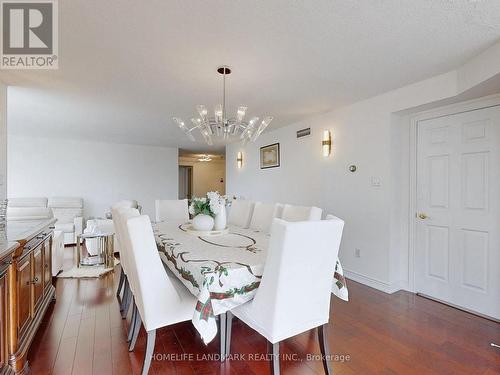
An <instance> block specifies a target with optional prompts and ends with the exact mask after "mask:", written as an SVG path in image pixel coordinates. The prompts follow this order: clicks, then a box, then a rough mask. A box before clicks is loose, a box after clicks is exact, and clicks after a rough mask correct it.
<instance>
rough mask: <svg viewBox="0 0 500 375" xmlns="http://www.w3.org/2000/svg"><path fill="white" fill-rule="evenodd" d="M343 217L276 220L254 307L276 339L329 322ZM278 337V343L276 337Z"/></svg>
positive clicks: (260, 319)
mask: <svg viewBox="0 0 500 375" xmlns="http://www.w3.org/2000/svg"><path fill="white" fill-rule="evenodd" d="M343 227H344V222H343V221H342V220H340V219H336V220H322V221H302V222H286V221H284V220H281V219H274V221H273V224H272V227H271V238H270V240H269V248H268V255H267V260H266V266H265V269H264V273H263V276H262V280H261V283H260V286H259V289H258V290H257V294H256V295H255V299H254V302H253V304H254V306H253V308H252V310H253V311H254V312H255V313H256V314H257V315H260V316H258V317H256V319H258V320H257V321H262V322H266V323H267V324H266V325H267V331H268V332H269V333H270V335H271V336H272V337H273V338H274V339H276V341H280V340H283V339H285V338H287V337H291V336H293V335H296V334H298V333H300V332H304V331H306V330H308V329H311V328H314V327H317V326H319V325H322V324H325V323H327V322H328V319H329V315H330V314H329V312H330V296H331V291H332V277H333V274H334V271H335V263H336V260H337V255H338V251H339V246H340V240H341V237H342V230H343ZM276 341H273V342H276Z"/></svg>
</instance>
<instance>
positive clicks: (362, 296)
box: [28, 249, 500, 375]
mask: <svg viewBox="0 0 500 375" xmlns="http://www.w3.org/2000/svg"><path fill="white" fill-rule="evenodd" d="M67 251H68V253H69V254H70V253H71V249H67ZM70 255H71V254H70ZM67 261H68V262H71V261H72V259H71V258H70V257H68V259H67ZM118 275H119V273H115V274H110V275H108V276H105V277H103V278H102V279H87V280H83V279H80V280H77V279H57V282H56V289H57V302H56V303H55V304H54V305H53V306H52V307H51V308H50V310H49V312H48V313H47V314H46V317H45V320H44V322H43V324H42V326H41V328H40V330H39V331H38V333H37V336H36V338H35V340H34V342H33V345H32V347H31V349H30V353H29V358H28V359H29V363H30V366H31V370H32V374H67V375H69V374H75V375H76V374H78V375H84V374H96V375H103V374H115V375H118V374H127V375H130V374H138V373H139V371H140V369H141V364H142V360H143V355H144V346H145V335H144V330H142V332H141V334H140V336H139V339H138V342H137V345H136V350H135V352H133V353H129V352H128V351H127V345H126V342H125V340H126V328H127V327H128V321H129V319H130V317H129V318H128V319H127V321H124V320H122V319H121V318H120V314H119V308H118V303H117V299H116V297H115V290H116V286H117V282H118ZM348 287H349V295H350V299H351V301H350V302H348V303H346V302H343V301H340V300H339V299H338V298H335V297H334V298H332V318H331V321H330V325H329V329H328V338H329V344H330V352H331V353H332V355H336V356H338V357H337V358H334V359H336V360H335V361H333V362H332V367H333V372H334V373H335V374H338V375H343V374H418V375H422V374H453V375H457V374H483V375H493V374H500V349H497V348H493V347H491V346H490V343H491V342H495V343H497V344H499V343H500V325H499V324H497V323H494V322H492V321H489V320H487V319H482V318H479V317H477V316H474V315H471V314H468V313H465V312H462V311H460V310H456V309H454V308H451V307H448V306H445V305H442V304H440V303H437V302H434V301H431V300H428V299H425V298H422V297H418V296H415V295H413V294H411V293H407V292H397V293H394V294H392V295H388V294H385V293H383V292H379V291H377V290H375V289H371V288H369V287H366V286H364V285H361V284H358V283H355V282H353V281H348ZM217 353H218V339H215V340H214V341H213V342H212V343H210V344H209V345H208V346H205V345H204V344H203V343H202V341H201V340H200V338H199V337H198V335H197V333H196V331H195V329H194V327H193V325H192V324H191V323H190V322H186V323H182V324H178V325H176V326H174V327H171V328H168V329H163V330H160V331H159V332H158V335H157V340H156V347H155V358H154V359H153V362H152V365H151V370H150V372H149V373H150V374H268V373H269V363H268V362H267V361H265V360H263V358H262V357H261V356H265V354H266V353H267V345H266V341H265V339H263V338H262V337H261V336H260V335H259V334H257V333H256V332H255V331H253V330H251V329H250V328H248V327H247V326H245V325H244V324H243V323H241V322H239V321H238V320H236V319H235V321H234V323H233V339H232V354H233V356H236V354H237V353H238V354H240V355H242V356H244V360H237V358H233V360H231V361H227V362H226V363H222V364H221V363H220V362H218V361H216V360H207V359H206V358H205V357H206V356H210V355H216V354H217ZM319 353H320V352H319V345H318V341H317V336H316V332H315V331H311V332H308V333H304V334H301V335H299V336H296V337H294V338H292V339H288V340H286V341H285V342H284V343H282V344H281V354H282V355H283V356H286V357H287V358H286V360H283V359H282V361H281V366H282V367H281V369H282V373H284V374H300V375H302V374H323V367H322V364H321V361H320V360H319V359H317V358H314V357H313V358H308V355H313V356H314V355H316V356H317V355H319ZM183 355H186V356H185V357H184V358H183V357H182V356H183ZM162 356H163V358H162ZM168 356H170V358H168ZM189 356H192V357H193V359H194V360H192V361H189V360H188V359H189ZM204 356H205V357H204ZM252 356H253V358H252ZM209 359H210V358H209ZM264 359H265V358H264Z"/></svg>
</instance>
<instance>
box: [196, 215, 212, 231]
mask: <svg viewBox="0 0 500 375" xmlns="http://www.w3.org/2000/svg"><path fill="white" fill-rule="evenodd" d="M213 227H214V219H213V217H212V216H210V215H203V214H199V215H196V216H195V217H194V219H193V228H194V230H201V231H208V230H212V228H213Z"/></svg>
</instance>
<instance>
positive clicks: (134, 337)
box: [128, 311, 142, 352]
mask: <svg viewBox="0 0 500 375" xmlns="http://www.w3.org/2000/svg"><path fill="white" fill-rule="evenodd" d="M141 324H142V322H141V315H140V314H139V311H137V313H136V314H135V319H134V331H133V333H132V337H131V339H130V343H129V344H128V351H129V352H133V351H134V349H135V343H136V342H137V337H138V336H139V331H140V330H141Z"/></svg>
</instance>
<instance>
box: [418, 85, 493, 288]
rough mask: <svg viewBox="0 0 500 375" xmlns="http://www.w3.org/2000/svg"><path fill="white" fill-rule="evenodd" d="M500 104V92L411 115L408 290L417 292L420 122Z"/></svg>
mask: <svg viewBox="0 0 500 375" xmlns="http://www.w3.org/2000/svg"><path fill="white" fill-rule="evenodd" d="M498 106H500V94H495V95H489V96H485V97H482V98H478V99H472V100H468V101H464V102H461V103H455V104H450V105H447V106H443V107H439V108H435V109H431V110H427V111H424V112H419V113H415V114H413V115H411V116H410V158H409V161H410V165H409V172H410V181H409V186H410V192H409V210H408V290H409V291H410V292H413V293H416V292H417V291H416V288H415V252H416V251H415V250H416V241H417V220H416V213H417V151H418V147H417V146H418V145H417V140H418V133H417V132H418V123H419V122H420V121H425V120H432V119H435V118H439V117H445V116H451V115H457V114H460V113H465V112H472V111H477V110H480V109H486V108H492V107H498Z"/></svg>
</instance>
